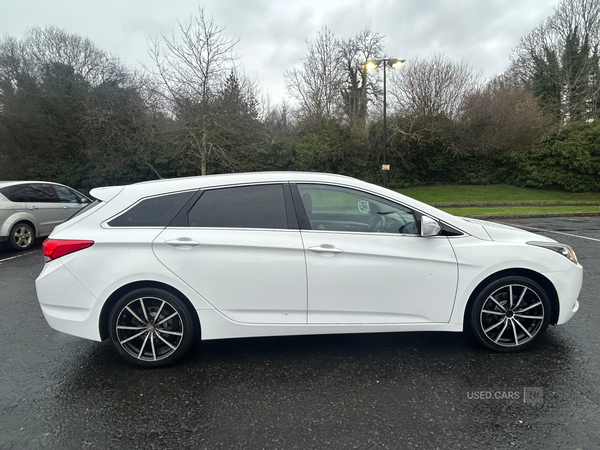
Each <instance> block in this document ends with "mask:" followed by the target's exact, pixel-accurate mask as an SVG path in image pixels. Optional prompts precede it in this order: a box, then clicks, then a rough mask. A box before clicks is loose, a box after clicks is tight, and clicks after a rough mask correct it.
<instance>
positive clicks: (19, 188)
mask: <svg viewBox="0 0 600 450" xmlns="http://www.w3.org/2000/svg"><path fill="white" fill-rule="evenodd" d="M0 192H2V195H4V196H5V197H6V198H7V199H9V200H10V201H11V202H24V201H25V190H24V189H23V185H22V184H18V185H16V186H6V187H4V188H2V189H0Z"/></svg>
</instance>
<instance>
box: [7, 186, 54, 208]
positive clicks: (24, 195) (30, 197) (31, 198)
mask: <svg viewBox="0 0 600 450" xmlns="http://www.w3.org/2000/svg"><path fill="white" fill-rule="evenodd" d="M2 194H4V196H5V197H6V198H7V199H9V200H10V201H11V202H28V203H51V202H58V199H57V198H56V197H55V195H54V189H53V188H52V186H51V185H49V184H39V183H36V184H17V185H16V186H8V187H5V188H2Z"/></svg>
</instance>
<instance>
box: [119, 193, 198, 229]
mask: <svg viewBox="0 0 600 450" xmlns="http://www.w3.org/2000/svg"><path fill="white" fill-rule="evenodd" d="M195 193H196V191H188V192H180V193H177V194H168V195H162V196H160V197H152V198H147V199H144V200H142V201H140V202H139V203H137V204H136V205H134V206H133V207H132V208H130V209H128V210H127V211H125V212H124V213H122V214H120V215H119V216H118V217H116V218H114V219H112V220H111V221H110V222H108V225H109V226H111V227H166V226H167V225H169V223H170V222H171V221H172V220H173V218H174V217H175V216H176V215H177V213H178V212H179V211H180V210H181V208H183V206H184V205H185V204H186V203H187V202H188V201H189V200H190V199H191V198H192V197H193V195H194V194H195Z"/></svg>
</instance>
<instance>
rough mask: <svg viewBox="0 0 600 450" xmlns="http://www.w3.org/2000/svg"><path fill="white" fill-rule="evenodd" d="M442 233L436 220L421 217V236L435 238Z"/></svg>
mask: <svg viewBox="0 0 600 450" xmlns="http://www.w3.org/2000/svg"><path fill="white" fill-rule="evenodd" d="M440 231H442V227H441V226H440V224H439V223H438V222H437V220H434V219H432V218H431V217H428V216H422V217H421V236H437V235H438V234H440Z"/></svg>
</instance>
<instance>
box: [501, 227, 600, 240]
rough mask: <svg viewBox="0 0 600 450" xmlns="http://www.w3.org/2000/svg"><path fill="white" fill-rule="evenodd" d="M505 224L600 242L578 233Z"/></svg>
mask: <svg viewBox="0 0 600 450" xmlns="http://www.w3.org/2000/svg"><path fill="white" fill-rule="evenodd" d="M499 223H501V222H499ZM504 225H509V226H511V227H515V228H528V229H529V230H535V231H544V232H546V233H556V234H563V235H565V236H571V237H576V238H580V239H588V240H590V241H596V242H600V239H596V238H591V237H587V236H579V235H577V234H571V233H565V232H563V231H552V230H546V229H544V228H535V227H528V226H525V225H514V224H509V223H505V224H504Z"/></svg>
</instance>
